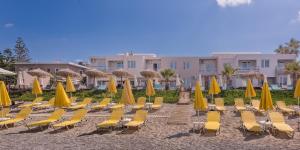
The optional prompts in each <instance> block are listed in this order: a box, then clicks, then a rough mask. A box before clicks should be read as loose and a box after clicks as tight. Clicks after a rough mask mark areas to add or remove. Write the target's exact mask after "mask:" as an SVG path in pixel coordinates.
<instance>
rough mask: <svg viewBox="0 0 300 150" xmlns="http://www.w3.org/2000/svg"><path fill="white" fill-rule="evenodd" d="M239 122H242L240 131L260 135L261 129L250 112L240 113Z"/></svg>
mask: <svg viewBox="0 0 300 150" xmlns="http://www.w3.org/2000/svg"><path fill="white" fill-rule="evenodd" d="M241 120H242V129H243V130H244V132H246V131H249V132H255V133H261V132H262V128H261V127H260V125H259V124H258V123H257V121H256V119H255V115H254V113H253V112H252V111H242V112H241Z"/></svg>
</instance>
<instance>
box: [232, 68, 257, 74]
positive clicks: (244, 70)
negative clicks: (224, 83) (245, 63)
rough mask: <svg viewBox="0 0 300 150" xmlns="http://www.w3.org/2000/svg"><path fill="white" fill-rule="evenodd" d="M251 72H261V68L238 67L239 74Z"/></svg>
mask: <svg viewBox="0 0 300 150" xmlns="http://www.w3.org/2000/svg"><path fill="white" fill-rule="evenodd" d="M249 72H259V68H258V67H255V66H249V67H239V68H237V74H245V73H249Z"/></svg>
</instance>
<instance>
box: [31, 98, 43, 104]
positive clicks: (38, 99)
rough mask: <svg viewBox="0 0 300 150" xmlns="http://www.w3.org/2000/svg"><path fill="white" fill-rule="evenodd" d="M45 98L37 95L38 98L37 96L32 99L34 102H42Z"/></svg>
mask: <svg viewBox="0 0 300 150" xmlns="http://www.w3.org/2000/svg"><path fill="white" fill-rule="evenodd" d="M43 99H44V97H37V98H35V99H34V100H33V101H32V103H39V102H41V101H42V100H43Z"/></svg>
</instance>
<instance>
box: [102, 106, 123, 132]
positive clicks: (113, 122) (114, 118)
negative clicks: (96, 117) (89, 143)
mask: <svg viewBox="0 0 300 150" xmlns="http://www.w3.org/2000/svg"><path fill="white" fill-rule="evenodd" d="M123 115H124V109H117V110H114V111H113V112H112V113H111V116H110V118H109V119H108V120H105V121H103V122H101V123H99V124H97V125H96V127H97V129H98V130H99V129H109V128H111V129H112V128H114V127H117V126H118V125H119V123H120V122H121V119H122V117H123Z"/></svg>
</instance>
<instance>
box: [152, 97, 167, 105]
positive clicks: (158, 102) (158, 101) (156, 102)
mask: <svg viewBox="0 0 300 150" xmlns="http://www.w3.org/2000/svg"><path fill="white" fill-rule="evenodd" d="M163 101H164V98H163V97H155V99H154V103H153V104H154V105H162V104H163Z"/></svg>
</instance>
